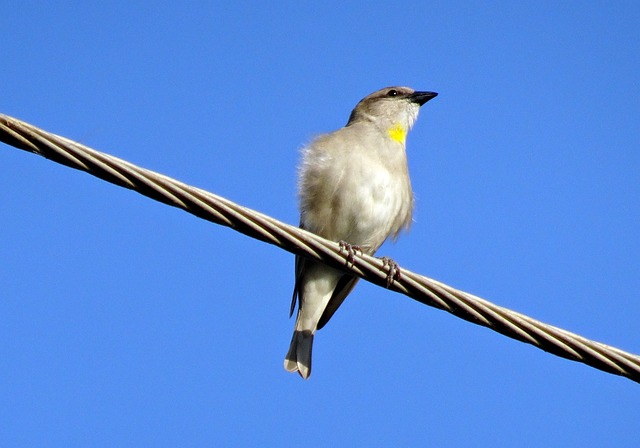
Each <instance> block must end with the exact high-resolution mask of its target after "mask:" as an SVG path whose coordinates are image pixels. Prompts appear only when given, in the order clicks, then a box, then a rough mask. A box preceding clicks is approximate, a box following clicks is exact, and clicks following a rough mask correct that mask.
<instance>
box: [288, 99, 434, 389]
mask: <svg viewBox="0 0 640 448" xmlns="http://www.w3.org/2000/svg"><path fill="white" fill-rule="evenodd" d="M436 95H437V94H436V93H434V92H416V91H414V90H413V89H410V88H408V87H387V88H384V89H381V90H378V91H377V92H374V93H372V94H371V95H369V96H367V97H365V98H364V99H362V100H361V101H360V102H359V103H358V104H357V105H356V107H355V109H354V110H353V111H352V112H351V116H350V117H349V121H348V123H347V125H346V126H345V127H343V128H341V129H339V130H337V131H335V132H332V133H329V134H325V135H321V136H319V137H317V138H316V139H315V140H313V141H312V142H311V143H310V144H309V145H307V146H306V147H305V148H304V149H303V152H302V162H301V165H300V169H299V186H298V188H299V199H300V227H302V228H304V229H306V230H308V231H310V232H313V233H315V234H317V235H320V236H322V237H324V238H327V239H329V240H333V241H345V242H346V243H349V244H351V245H357V246H359V248H360V249H361V250H362V251H363V252H364V253H366V254H369V255H373V254H374V253H375V252H376V250H378V248H379V247H380V246H381V245H382V243H384V241H385V240H386V239H387V238H388V237H389V236H391V237H393V238H396V237H397V236H398V234H399V233H400V231H401V230H403V229H407V228H409V226H410V225H411V216H412V211H413V192H412V190H411V181H410V179H409V171H408V167H407V159H406V152H405V139H406V135H407V133H408V132H409V130H410V129H411V127H412V126H413V124H414V123H415V120H416V119H417V117H418V112H419V110H420V106H422V105H423V104H424V103H426V102H427V101H429V100H430V99H432V98H434V97H435V96H436ZM295 274H296V280H295V286H294V292H293V300H292V304H291V312H292V313H293V310H294V307H295V304H296V300H297V303H298V314H297V318H296V325H295V330H294V334H293V338H292V340H291V346H290V348H289V352H288V353H287V356H286V358H285V361H284V367H285V369H286V370H288V371H290V372H295V371H297V372H299V373H300V375H301V376H302V377H303V378H305V379H306V378H308V377H309V375H310V374H311V352H312V346H313V337H314V334H315V332H316V330H318V329H320V328H322V327H323V326H324V325H325V324H326V323H327V322H328V321H329V319H330V318H331V316H333V314H334V313H335V311H336V310H337V309H338V307H339V306H340V305H341V304H342V302H343V301H344V299H345V298H346V296H347V295H348V294H349V293H350V292H351V290H352V289H353V287H354V286H355V284H356V282H357V281H358V277H354V276H352V275H349V274H345V273H344V272H342V271H338V270H336V269H333V268H330V267H328V266H326V265H324V264H321V263H317V262H313V261H310V260H308V259H306V258H302V257H296V268H295Z"/></svg>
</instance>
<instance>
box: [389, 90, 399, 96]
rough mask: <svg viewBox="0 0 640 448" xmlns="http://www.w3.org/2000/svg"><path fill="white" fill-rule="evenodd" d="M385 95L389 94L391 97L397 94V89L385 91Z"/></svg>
mask: <svg viewBox="0 0 640 448" xmlns="http://www.w3.org/2000/svg"><path fill="white" fill-rule="evenodd" d="M387 96H391V97H393V96H398V91H397V90H395V89H391V90H389V91H388V92H387Z"/></svg>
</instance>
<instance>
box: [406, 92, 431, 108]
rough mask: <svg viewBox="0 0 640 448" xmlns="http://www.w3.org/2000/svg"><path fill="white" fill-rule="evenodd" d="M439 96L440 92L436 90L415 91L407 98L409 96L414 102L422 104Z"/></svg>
mask: <svg viewBox="0 0 640 448" xmlns="http://www.w3.org/2000/svg"><path fill="white" fill-rule="evenodd" d="M437 96H438V94H437V93H436V92H413V93H412V94H411V95H409V96H408V97H407V98H409V101H411V102H412V103H416V104H419V105H420V106H422V105H423V104H424V103H426V102H427V101H429V100H430V99H433V98H435V97H437Z"/></svg>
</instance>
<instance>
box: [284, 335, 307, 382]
mask: <svg viewBox="0 0 640 448" xmlns="http://www.w3.org/2000/svg"><path fill="white" fill-rule="evenodd" d="M312 348H313V333H311V332H310V331H309V330H303V331H300V330H296V331H294V332H293V338H291V346H289V352H288V353H287V356H286V357H285V359H284V368H285V369H286V370H287V371H289V372H298V373H299V374H300V376H301V377H302V378H304V379H305V380H306V379H307V378H309V375H311V349H312Z"/></svg>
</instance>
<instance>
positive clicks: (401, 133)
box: [387, 123, 407, 144]
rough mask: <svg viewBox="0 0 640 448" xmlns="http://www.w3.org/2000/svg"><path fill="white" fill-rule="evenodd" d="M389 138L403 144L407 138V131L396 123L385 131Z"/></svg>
mask: <svg viewBox="0 0 640 448" xmlns="http://www.w3.org/2000/svg"><path fill="white" fill-rule="evenodd" d="M387 133H388V134H389V137H391V140H395V141H397V142H398V143H402V144H404V143H405V141H406V140H407V131H406V130H405V128H403V127H402V126H401V125H400V123H396V124H395V125H393V126H392V127H390V128H389V130H388V131H387Z"/></svg>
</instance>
